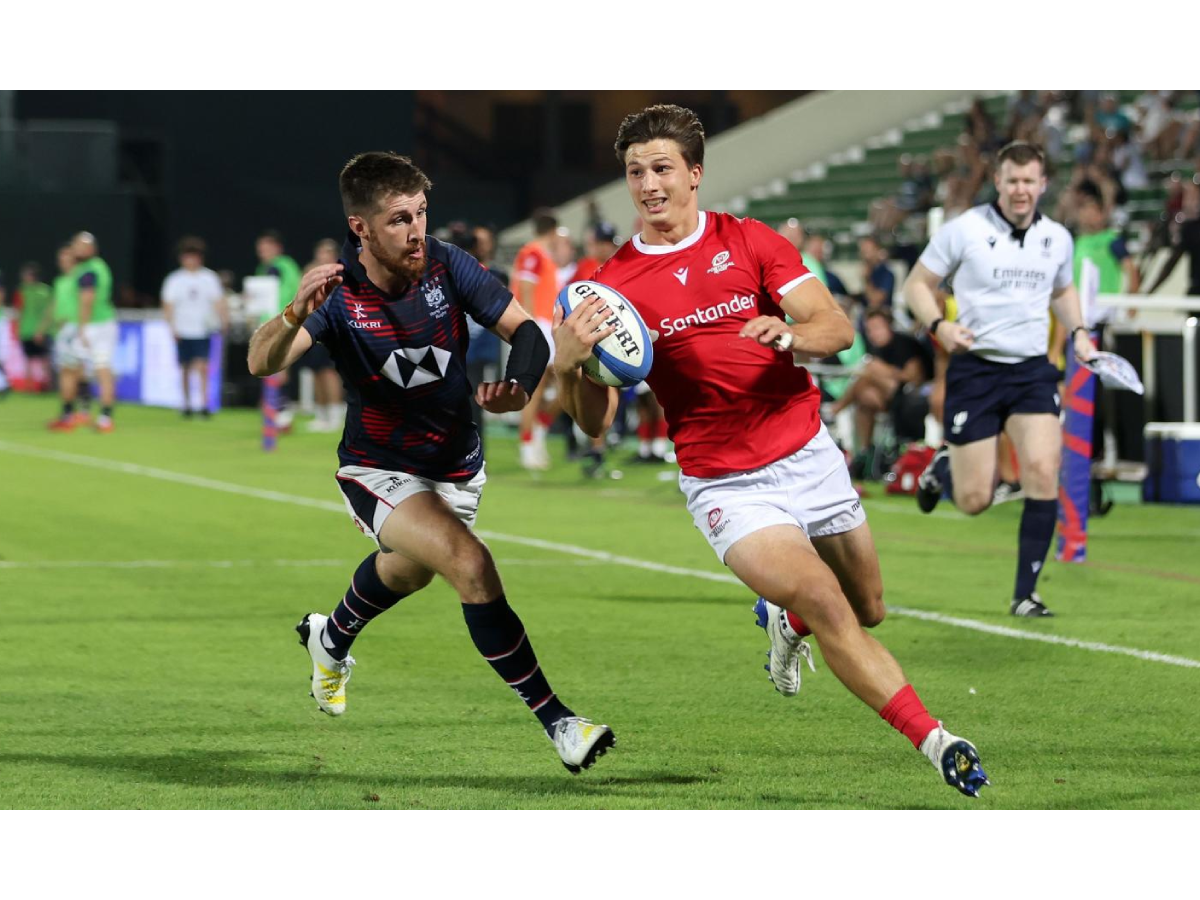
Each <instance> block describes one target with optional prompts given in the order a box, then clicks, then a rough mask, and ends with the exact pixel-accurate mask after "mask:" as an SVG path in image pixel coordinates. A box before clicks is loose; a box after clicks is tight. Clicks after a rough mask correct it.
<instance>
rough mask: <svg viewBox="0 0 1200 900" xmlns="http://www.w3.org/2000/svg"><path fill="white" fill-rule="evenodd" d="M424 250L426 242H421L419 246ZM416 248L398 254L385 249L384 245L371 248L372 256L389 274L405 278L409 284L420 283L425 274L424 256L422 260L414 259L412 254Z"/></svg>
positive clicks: (374, 245)
mask: <svg viewBox="0 0 1200 900" xmlns="http://www.w3.org/2000/svg"><path fill="white" fill-rule="evenodd" d="M418 246H420V247H421V248H422V249H423V248H424V247H425V242H424V241H421V243H420V244H419V245H418ZM414 249H415V248H414V247H412V246H409V247H407V248H406V249H404V250H400V251H398V252H396V253H392V252H391V251H389V250H387V249H386V248H385V247H383V245H382V244H378V243H376V244H373V245H372V247H371V255H372V256H374V257H375V259H376V260H378V262H379V264H380V265H381V266H383V267H384V268H385V269H387V271H388V272H389V273H391V274H392V275H395V276H396V277H397V278H403V279H404V280H405V281H408V282H416V281H418V280H419V279H420V278H421V276H422V275H423V274H425V260H426V257H424V256H422V257H421V258H420V259H413V258H412V252H413V250H414Z"/></svg>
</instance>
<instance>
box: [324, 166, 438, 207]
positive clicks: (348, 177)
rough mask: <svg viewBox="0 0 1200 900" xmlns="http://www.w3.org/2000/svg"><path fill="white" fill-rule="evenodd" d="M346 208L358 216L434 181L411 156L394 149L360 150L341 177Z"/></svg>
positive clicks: (339, 179) (343, 201) (418, 190)
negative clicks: (382, 202)
mask: <svg viewBox="0 0 1200 900" xmlns="http://www.w3.org/2000/svg"><path fill="white" fill-rule="evenodd" d="M338 187H339V189H340V190H341V192H342V209H343V210H345V213H346V215H348V216H354V215H360V214H362V213H366V212H371V211H373V210H374V209H376V208H377V207H378V205H379V202H380V201H381V200H383V199H384V198H386V197H390V196H392V195H393V194H404V195H406V196H412V195H414V194H419V193H420V192H421V191H427V190H429V189H430V188H431V187H433V182H432V181H430V180H429V178H428V177H427V176H426V175H425V173H424V172H422V171H421V170H420V169H418V168H417V167H416V165H414V164H413V161H412V160H411V159H409V158H408V157H407V156H401V155H400V154H398V153H393V152H391V151H390V150H372V151H370V152H368V153H360V154H358V155H357V156H355V157H354V158H353V159H351V160H350V161H349V162H348V163H346V165H345V166H344V167H343V168H342V174H341V175H340V176H339V177H338Z"/></svg>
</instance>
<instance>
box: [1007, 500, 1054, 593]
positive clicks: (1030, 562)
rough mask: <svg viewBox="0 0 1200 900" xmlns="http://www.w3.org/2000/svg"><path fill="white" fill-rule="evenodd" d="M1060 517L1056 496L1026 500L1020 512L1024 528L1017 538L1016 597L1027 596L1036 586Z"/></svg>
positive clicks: (1014, 591)
mask: <svg viewBox="0 0 1200 900" xmlns="http://www.w3.org/2000/svg"><path fill="white" fill-rule="evenodd" d="M1057 520H1058V501H1057V500H1026V501H1025V508H1024V510H1023V511H1022V512H1021V531H1020V537H1019V538H1018V540H1017V584H1016V587H1015V588H1013V599H1014V600H1024V599H1025V598H1026V597H1028V596H1029V595H1030V594H1032V593H1033V592H1034V590H1036V588H1037V581H1038V574H1039V573H1040V572H1041V571H1042V564H1043V563H1045V561H1046V554H1047V553H1048V552H1049V551H1050V541H1051V540H1053V539H1054V524H1055V522H1056V521H1057Z"/></svg>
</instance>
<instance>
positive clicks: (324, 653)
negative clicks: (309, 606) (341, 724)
mask: <svg viewBox="0 0 1200 900" xmlns="http://www.w3.org/2000/svg"><path fill="white" fill-rule="evenodd" d="M328 621H329V617H328V616H323V615H321V614H320V613H309V614H308V615H307V616H305V617H304V618H303V619H301V620H300V624H299V625H297V626H296V632H297V633H298V634H299V635H300V645H301V646H302V647H304V649H306V650H307V651H308V655H309V656H310V657H312V664H313V672H312V694H311V696H312V697H313V699H314V700H316V701H317V706H318V707H319V708H320V710H321V712H323V713H328V714H329V715H331V716H340V715H341V714H342V713H344V712H345V711H346V682H347V681H349V680H350V667H351V666H353V665H354V657H353V656H347V657H346V658H345V659H334V658H333V657H332V656H330V655H329V651H328V650H326V649H325V648H324V647H323V646H321V635H322V634H323V633H324V632H325V623H326V622H328Z"/></svg>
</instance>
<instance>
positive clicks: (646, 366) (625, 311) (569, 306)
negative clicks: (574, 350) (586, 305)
mask: <svg viewBox="0 0 1200 900" xmlns="http://www.w3.org/2000/svg"><path fill="white" fill-rule="evenodd" d="M596 295H599V296H600V297H601V298H602V299H603V300H604V303H605V305H606V306H607V307H608V314H607V315H606V316H605V319H604V323H603V325H602V326H600V327H607V326H609V325H615V326H616V327H617V330H616V331H615V332H613V333H612V334H610V335H609V336H608V337H606V338H605V339H604V340H602V341H600V343H598V344H596V346H595V347H593V348H592V355H591V357H589V358H588V361H587V362H585V363H584V364H583V371H584V372H585V373H587V375H588V376H589V377H590V378H591V379H592V380H593V381H596V382H599V383H600V384H607V385H609V386H610V387H629V386H630V385H634V384H637V383H638V382H640V381H645V380H646V376H647V375H649V374H650V367H651V366H652V365H654V346H653V345H652V344H651V343H650V331H649V329H647V328H646V323H645V322H643V321H642V317H641V316H640V315H638V311H637V310H636V309H634V308H633V304H632V303H630V302H629V301H628V300H626V299H625V298H624V297H622V296H621V294H620V293H619V292H618V291H615V290H613V289H612V288H610V287H609V286H608V285H606V284H600V283H599V282H598V281H573V282H571V283H570V284H568V285H567V286H566V287H565V288H563V289H562V290H561V291H560V292H559V294H558V305H559V306H561V307H562V310H563V317H564V318H565V317H566V316H569V315H570V314H571V310H573V309H574V308H575V307H576V306H578V305H579V304H580V303H583V302H585V301H587V300H589V299H590V298H592V297H594V296H596Z"/></svg>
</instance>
